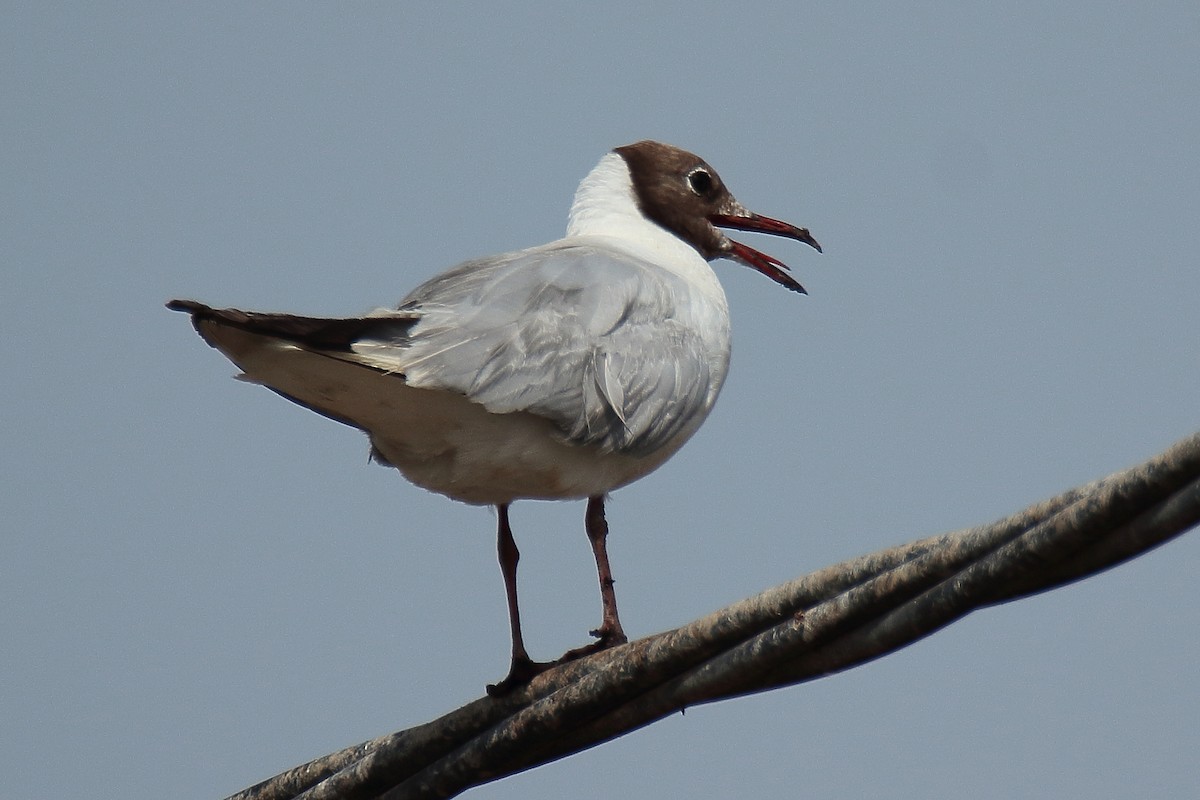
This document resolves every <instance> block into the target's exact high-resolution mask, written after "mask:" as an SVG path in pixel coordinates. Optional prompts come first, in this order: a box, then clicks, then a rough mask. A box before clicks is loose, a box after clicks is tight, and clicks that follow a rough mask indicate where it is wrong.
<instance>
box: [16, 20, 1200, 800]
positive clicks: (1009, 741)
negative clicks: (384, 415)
mask: <svg viewBox="0 0 1200 800" xmlns="http://www.w3.org/2000/svg"><path fill="white" fill-rule="evenodd" d="M3 18H4V22H3V25H0V101H2V104H3V108H4V113H3V114H2V115H0V140H2V142H3V147H2V148H0V263H2V271H0V374H2V375H3V379H2V380H0V407H2V408H3V415H2V417H0V420H2V421H0V453H2V456H0V509H2V511H3V516H2V518H3V522H2V523H0V527H2V528H3V534H2V536H0V608H2V609H3V611H2V613H0V643H2V644H0V677H2V680H0V718H2V719H3V720H4V722H3V724H2V725H0V796H3V797H6V798H7V797H12V798H31V797H46V798H58V797H67V796H91V797H116V796H120V797H124V798H161V797H179V798H184V797H187V798H191V797H195V798H212V797H218V796H223V795H225V794H228V793H230V792H233V791H235V790H237V789H240V788H242V787H244V786H247V785H249V784H251V783H254V782H256V781H258V780H260V779H262V778H265V777H267V776H269V775H272V774H274V773H275V772H277V771H279V770H281V769H284V768H287V767H290V766H292V765H294V764H296V763H299V762H301V761H304V760H307V759H309V758H311V757H314V756H317V755H321V754H323V753H326V752H328V751H330V750H333V749H336V748H339V747H341V746H344V745H347V744H351V743H354V742H357V741H360V740H362V739H365V738H368V737H372V736H375V735H378V734H381V733H385V732H388V731H391V730H394V729H398V728H404V727H409V726H411V725H414V724H418V723H421V722H425V721H427V720H429V719H431V718H433V717H436V716H438V715H439V714H441V713H443V712H445V711H448V710H450V709H452V708H454V707H457V706H458V705H460V704H462V703H464V702H466V701H468V700H471V699H473V698H475V697H477V696H479V694H480V693H481V692H482V689H483V686H484V684H485V683H488V682H489V681H494V680H496V679H497V678H499V677H501V676H502V675H503V673H504V670H505V668H506V660H507V647H508V644H507V638H508V631H507V626H506V617H505V612H504V604H503V591H502V585H501V581H500V574H499V570H498V568H497V567H496V564H495V556H494V542H493V528H494V518H493V515H492V514H491V513H490V512H488V511H487V510H485V509H477V508H471V507H467V506H462V505H458V504H455V503H452V502H451V501H449V500H447V499H445V498H442V497H439V496H436V495H432V494H429V493H426V492H424V491H421V490H419V489H416V488H413V487H411V486H409V485H408V484H406V483H405V482H404V481H403V480H401V479H400V478H399V476H398V475H397V474H396V473H394V472H392V471H390V470H385V469H381V468H379V467H376V466H373V465H369V464H368V463H367V458H366V452H367V446H366V442H365V439H364V438H363V437H362V436H361V435H360V434H358V433H356V432H355V431H353V430H350V429H348V428H343V427H342V426H339V425H336V424H334V423H332V422H330V421H328V420H325V419H323V418H321V417H318V416H317V415H315V414H312V413H310V412H308V411H305V410H304V409H301V408H298V407H294V406H292V405H290V404H288V403H286V402H284V401H282V400H280V399H279V398H278V397H276V396H274V395H273V394H271V393H270V392H267V391H265V390H263V389H260V388H257V387H253V386H248V385H244V384H239V383H237V382H235V381H233V380H231V379H230V375H231V374H232V373H233V371H234V370H233V368H232V366H231V365H230V364H229V363H227V362H226V361H225V360H224V359H223V358H222V357H221V356H220V355H219V354H217V353H216V352H214V351H212V350H210V349H208V348H207V347H205V346H204V345H203V343H202V342H201V341H200V339H199V338H197V337H196V335H195V334H194V333H193V332H192V330H191V328H190V326H189V325H188V324H187V320H186V318H184V317H183V316H181V315H178V314H172V313H170V312H168V311H166V310H165V309H164V308H163V307H162V304H163V302H164V301H166V300H167V299H168V298H171V297H177V296H182V297H194V298H197V299H201V300H204V301H207V302H211V303H216V304H221V305H237V306H241V307H244V308H259V309H271V310H291V311H297V312H304V313H313V314H330V315H337V314H354V313H359V312H361V311H365V310H367V309H369V308H371V307H374V306H376V305H381V304H388V303H394V302H396V301H397V300H399V298H400V297H401V296H402V295H404V294H405V292H406V291H407V290H408V289H410V288H411V287H413V286H414V285H416V284H417V283H418V282H420V281H421V280H423V279H425V278H426V277H428V276H430V275H432V274H433V273H434V272H436V271H439V270H441V269H443V268H446V267H448V266H450V265H452V264H455V263H457V262H459V261H461V260H464V259H466V258H469V257H473V256H479V255H485V254H489V253H495V252H500V251H503V250H508V249H513V248H518V247H524V246H528V245H533V244H539V243H541V242H544V241H548V240H550V239H553V238H556V237H557V236H559V235H560V234H561V232H562V230H563V227H564V225H565V216H566V210H567V206H568V203H569V201H570V198H571V195H572V193H573V191H574V189H575V185H576V183H577V182H578V181H579V179H580V178H582V177H583V175H584V174H585V173H586V172H587V171H588V170H589V169H590V168H591V167H592V165H593V164H594V163H595V162H596V161H597V160H598V159H599V158H600V156H602V155H603V154H604V153H605V152H606V151H607V150H609V149H610V148H612V147H614V146H617V145H620V144H625V143H628V142H631V141H635V140H637V139H641V138H658V139H662V140H664V141H668V142H671V143H674V144H678V145H680V146H683V147H686V148H688V149H691V150H693V151H695V152H697V153H699V154H701V155H702V156H704V157H705V158H707V159H708V160H709V161H710V162H711V163H712V164H713V165H714V166H715V167H716V169H717V170H719V171H720V172H721V175H722V176H723V177H724V179H725V180H726V181H727V183H728V184H729V185H730V186H731V187H732V189H733V191H734V192H735V194H736V195H737V196H738V198H739V199H740V200H742V201H743V202H744V203H746V204H747V205H748V206H750V207H751V208H754V209H756V210H758V211H760V212H762V213H765V214H769V215H772V216H778V217H782V218H784V219H788V220H790V221H793V222H796V223H798V224H801V225H806V226H808V227H810V228H811V229H812V231H813V233H814V235H816V236H817V238H818V239H819V240H820V241H821V243H822V244H823V245H824V246H825V249H826V252H825V255H823V256H818V255H816V254H815V253H812V252H811V251H809V250H808V249H807V248H805V247H804V246H802V245H799V244H796V243H790V242H786V241H778V240H762V241H759V240H754V239H753V237H752V238H751V239H748V240H747V241H749V242H750V243H751V244H753V245H754V246H761V247H762V248H763V249H765V250H766V251H767V252H770V253H771V254H773V255H777V256H779V257H781V258H782V259H783V260H785V261H786V262H788V263H790V264H792V266H793V267H794V268H795V271H796V275H797V276H798V278H799V279H800V280H801V281H802V282H803V283H804V285H805V286H806V287H808V289H809V291H810V292H811V295H810V296H809V297H799V296H797V295H794V294H792V293H789V292H786V291H783V290H781V289H780V288H779V287H778V286H776V285H774V284H773V283H771V282H770V281H768V280H766V279H764V278H763V277H762V276H760V275H757V274H755V273H753V272H752V271H750V270H747V269H745V268H743V267H741V266H739V265H737V264H733V263H730V262H722V263H719V264H717V265H716V269H717V271H718V274H719V275H720V276H721V278H722V280H723V282H724V283H725V286H726V289H727V292H728V295H729V300H730V306H731V308H732V312H733V315H734V334H735V352H734V360H733V369H732V373H731V376H730V379H729V381H728V383H727V384H726V388H725V391H724V394H723V396H722V399H721V402H720V403H719V404H718V406H717V408H716V410H715V412H714V414H713V416H712V417H711V418H710V420H709V422H708V423H707V425H706V426H705V428H704V429H702V430H701V432H700V433H699V434H698V435H697V436H696V438H695V439H694V440H693V442H691V443H690V444H689V445H688V447H686V448H685V449H684V450H683V451H682V453H680V455H678V456H677V457H676V458H675V459H674V460H673V461H672V462H670V463H669V464H668V465H667V466H665V467H664V468H663V469H661V470H660V471H659V472H657V473H655V474H654V475H653V476H651V477H649V478H647V479H645V480H643V481H641V482H640V483H638V484H635V485H634V486H631V487H628V488H626V489H623V490H621V491H619V492H617V493H616V494H615V496H614V498H613V500H612V502H611V504H610V514H609V520H610V523H611V526H612V529H613V534H612V537H611V539H610V552H611V555H612V558H613V564H614V569H615V571H616V577H617V579H618V584H617V590H618V597H619V599H620V605H621V610H622V617H623V621H624V622H625V626H626V628H627V630H629V632H630V633H631V634H632V635H635V636H637V635H645V634H650V633H653V632H657V631H660V630H663V629H666V628H670V627H674V626H677V625H679V624H682V623H684V622H687V621H689V620H691V619H693V618H695V617H697V616H700V615H701V614H704V613H706V612H709V611H711V610H713V609H715V608H718V607H720V606H722V605H725V604H727V603H730V602H732V601H735V600H738V599H740V598H742V597H744V596H747V595H750V594H753V593H755V592H757V591H759V590H761V589H763V588H766V587H768V586H771V585H773V584H776V583H778V582H780V581H783V580H785V579H788V578H791V577H793V576H795V575H798V574H801V573H804V572H807V571H810V570H812V569H815V568H818V567H821V566H825V565H826V564H829V563H832V562H834V561H838V560H841V559H844V558H848V557H851V556H854V555H857V554H860V553H863V552H867V551H870V550H874V549H877V548H880V547H884V546H888V545H892V544H896V543H898V542H902V541H906V540H909V539H912V538H915V537H917V536H922V535H926V534H931V533H935V532H940V531H943V530H948V529H954V528H959V527H963V526H967V525H972V524H976V523H981V522H986V521H989V520H991V519H993V518H995V517H997V516H999V515H1002V514H1004V513H1007V512H1009V511H1013V510H1016V509H1017V508H1020V507H1022V506H1024V505H1026V504H1028V503H1030V502H1033V501H1035V500H1038V499H1041V498H1043V497H1046V496H1048V495H1051V494H1054V493H1056V492H1058V491H1060V490H1062V489H1064V488H1067V487H1069V486H1072V485H1074V484H1077V483H1080V482H1083V481H1086V480H1088V479H1091V478H1094V477H1097V476H1100V475H1103V474H1107V473H1109V472H1111V471H1114V470H1116V469H1119V468H1122V467H1125V466H1127V465H1129V464H1132V463H1135V462H1137V461H1140V460H1141V459H1143V458H1145V457H1147V456H1150V455H1152V454H1153V453H1155V452H1157V451H1158V450H1160V449H1162V448H1163V447H1165V446H1166V445H1168V444H1170V443H1171V442H1172V441H1174V440H1176V439H1178V438H1181V437H1183V436H1185V435H1187V434H1189V433H1191V432H1192V431H1194V430H1195V429H1197V427H1200V413H1198V410H1200V402H1198V399H1200V369H1198V368H1197V361H1198V355H1197V354H1198V349H1197V342H1198V339H1200V324H1198V322H1197V316H1198V315H1197V308H1198V305H1200V303H1198V299H1197V298H1200V271H1198V270H1197V263H1196V253H1197V250H1198V249H1200V224H1198V223H1197V218H1198V212H1200V148H1198V147H1197V142H1200V6H1197V5H1196V4H1195V3H1194V2H1188V3H1184V2H1180V3H1151V4H1149V5H1147V4H1140V5H1136V6H1135V5H1132V4H1122V3H1089V4H1083V3H1062V4H1054V5H1053V6H1052V7H1047V5H1046V4H1042V3H1011V2H1001V3H992V4H988V5H987V6H982V4H980V5H979V6H978V7H975V6H971V7H968V6H965V5H963V4H956V3H917V4H911V5H906V6H904V7H901V6H896V5H892V4H882V3H880V4H862V3H844V4H837V5H836V6H830V5H829V4H811V5H797V4H790V3H788V4H783V3H780V4H763V5H753V4H751V5H746V4H728V3H685V4H657V5H655V6H653V7H652V8H648V7H646V6H645V5H644V4H633V3H621V2H610V3H604V4H595V5H589V6H577V5H566V4H551V3H544V4H536V3H513V4H503V5H501V4H455V5H451V4H425V5H417V4H399V3H396V4H381V3H371V4H365V3H364V4H354V5H341V4H338V5H324V6H316V5H311V4H295V3H272V4H268V3H261V4H254V5H251V6H247V5H244V4H181V3H175V4H168V3H138V2H130V3H90V4H66V5H63V4H50V3H7V4H5V6H4V14H3ZM582 517H583V504H582V503H574V504H569V503H537V502H528V503H522V504H518V505H517V506H516V507H515V509H514V512H513V524H514V527H515V529H516V532H517V537H518V541H519V543H520V545H521V548H522V554H523V560H522V563H521V568H522V600H523V603H524V607H523V612H524V615H525V626H526V636H527V639H528V642H529V645H530V648H531V650H532V651H533V653H534V655H535V656H539V657H550V656H555V655H557V654H559V653H561V652H562V651H563V650H565V649H567V648H569V647H573V646H577V645H579V644H581V643H583V642H584V641H585V640H586V639H587V637H586V631H587V630H588V629H589V628H590V627H593V626H594V625H595V624H596V622H597V621H598V617H599V601H598V597H597V592H596V588H595V578H594V573H593V567H592V564H591V556H590V554H589V551H588V547H587V543H586V540H585V538H584V535H583V531H582ZM1198 571H1200V537H1198V536H1196V535H1195V534H1192V535H1190V536H1187V537H1184V538H1183V539H1182V540H1180V541H1177V542H1174V543H1171V544H1169V545H1167V546H1166V547H1164V548H1162V549H1161V550H1159V551H1157V552H1155V553H1153V554H1151V555H1149V556H1147V557H1144V558H1142V559H1140V560H1138V561H1136V562H1134V563H1132V564H1129V565H1126V566H1123V567H1121V568H1119V569H1117V570H1116V571H1114V572H1112V573H1110V574H1107V575H1104V576H1101V577H1098V578H1094V579H1091V580H1088V581H1086V582H1084V583H1082V584H1080V585H1077V586H1073V587H1069V588H1067V589H1064V590H1061V591H1057V592H1053V593H1051V594H1048V595H1045V596H1040V597H1036V598H1032V599H1028V600H1024V601H1022V602H1020V603H1016V604H1012V605H1009V606H1006V607H1002V608H998V609H993V610H988V611H985V612H982V613H979V614H976V615H973V616H972V617H970V618H968V619H967V620H965V621H963V622H961V623H959V624H957V625H955V626H953V627H951V628H950V629H948V630H946V631H943V632H941V633H939V634H937V635H936V636H934V637H932V638H930V639H928V640H926V641H924V642H921V643H919V644H917V645H916V646H913V647H910V648H908V649H906V650H904V651H902V652H901V653H898V654H896V655H893V656H891V657H888V658H885V659H882V660H880V661H878V662H876V663H873V664H870V665H868V666H866V667H864V668H861V669H858V670H854V671H852V672H850V673H847V674H844V675H839V676H834V677H831V678H827V679H824V680H821V681H818V682H815V683H812V684H809V685H805V686H800V687H794V688H791V689H787V690H783V691H777V692H772V693H769V694H765V695H760V696H756V697H752V698H747V699H741V700H737V701H732V702H726V703H720V704H717V705H713V706H707V707H702V708H697V709H693V710H692V711H689V713H688V714H687V715H686V716H685V717H680V716H675V717H672V718H670V719H667V720H664V721H662V722H660V723H658V724H656V725H654V726H652V727H650V728H648V729H646V730H642V731H639V732H636V733H634V734H631V735H629V736H626V737H624V738H622V739H619V740H617V741H615V742H611V743H609V744H606V745H604V746H602V747H600V748H598V749H595V750H592V751H589V752H587V753H584V754H582V755H578V756H576V757H573V758H570V759H567V760H565V761H562V762H559V763H556V764H552V765H549V766H546V767H543V768H540V769H538V770H535V771H533V772H530V773H526V774H524V775H521V776H518V777H515V778H511V779H508V780H505V781H503V782H500V783H498V784H493V785H490V786H487V787H484V788H481V789H477V790H474V792H473V793H472V796H477V797H481V798H483V797H487V798H526V797H554V796H572V797H576V798H608V797H613V796H623V795H624V796H635V797H640V796H665V797H671V796H675V797H680V796H696V797H726V796H732V795H734V794H735V793H736V794H737V795H739V796H783V795H785V793H786V794H797V793H800V794H803V795H804V796H807V797H882V796H888V797H894V796H899V797H947V796H963V795H964V794H968V795H970V796H972V797H977V798H1010V797H1054V798H1063V797H1068V798H1089V800H1092V799H1094V798H1106V797H1113V798H1124V797H1185V796H1196V795H1197V794H1200V772H1198V771H1197V769H1196V753H1197V752H1200V723H1198V722H1197V720H1198V719H1200V698H1198V696H1197V691H1196V680H1195V678H1196V668H1195V665H1196V663H1197V661H1198V660H1200V637H1198V636H1197V633H1196V632H1197V630H1200V602H1198V600H1197V594H1196V574H1197V572H1198Z"/></svg>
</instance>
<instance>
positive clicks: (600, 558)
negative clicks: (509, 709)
mask: <svg viewBox="0 0 1200 800" xmlns="http://www.w3.org/2000/svg"><path fill="white" fill-rule="evenodd" d="M584 524H585V526H586V528H587V535H588V540H589V541H590V542H591V543H592V553H593V554H594V555H595V556H596V574H597V575H598V576H599V577H600V601H601V603H602V604H603V606H604V618H603V619H602V620H601V621H600V627H599V628H597V629H596V630H594V631H592V632H591V634H592V636H595V637H596V638H597V640H598V641H595V642H592V643H591V644H589V645H584V646H583V647H576V648H575V649H574V650H568V651H567V652H566V653H564V654H563V656H562V658H560V659H559V663H565V662H567V661H574V660H575V659H577V658H583V657H584V656H587V655H591V654H592V653H599V652H600V651H601V650H605V649H607V648H609V647H613V646H614V645H618V644H624V643H625V642H627V641H629V639H628V638H627V637H626V636H625V631H624V630H622V629H621V619H620V617H618V616H617V595H616V592H614V591H613V583H614V582H615V581H613V576H612V568H611V567H610V566H609V565H608V546H607V539H608V522H607V521H606V520H605V519H604V496H603V495H596V496H595V497H589V498H588V506H587V516H586V517H585V518H584Z"/></svg>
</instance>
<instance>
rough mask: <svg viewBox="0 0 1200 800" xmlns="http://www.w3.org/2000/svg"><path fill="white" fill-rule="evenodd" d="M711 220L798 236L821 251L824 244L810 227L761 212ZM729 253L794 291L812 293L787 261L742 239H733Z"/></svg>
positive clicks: (726, 225)
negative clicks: (770, 254)
mask: <svg viewBox="0 0 1200 800" xmlns="http://www.w3.org/2000/svg"><path fill="white" fill-rule="evenodd" d="M708 221H709V222H711V223H712V224H713V225H717V226H719V227H722V228H733V229H734V230H739V231H753V232H754V233H769V234H771V235H772V236H784V237H787V238H788V239H795V240H796V241H798V242H804V243H805V244H806V245H808V246H809V247H811V248H813V249H814V250H816V251H817V252H818V253H820V252H821V245H819V244H818V243H817V240H816V239H814V238H813V236H812V234H811V233H809V232H808V228H797V227H796V226H795V225H792V224H791V223H789V222H781V221H780V220H777V219H771V218H770V217H763V216H759V215H758V214H754V213H749V212H747V214H746V215H745V216H742V215H737V214H712V215H711V216H709V218H708ZM728 241H729V251H728V255H729V256H730V257H731V258H735V259H737V260H738V261H741V262H742V263H743V264H745V265H746V266H748V267H753V268H754V269H756V270H758V271H759V272H761V273H762V274H763V275H766V276H767V277H768V278H770V279H771V280H773V281H775V282H776V283H778V284H780V285H782V286H786V287H787V288H789V289H791V290H792V291H793V292H800V293H801V294H808V292H806V291H805V290H804V287H803V286H801V285H800V284H799V283H798V282H797V281H796V279H795V278H793V277H792V276H791V275H788V274H787V273H786V272H784V270H786V269H791V268H790V267H789V266H788V265H787V264H784V263H783V262H782V261H780V260H779V259H777V258H774V257H773V256H769V255H767V254H766V253H760V252H759V251H757V250H755V249H754V248H753V247H747V246H746V245H744V244H742V243H741V242H735V241H733V240H732V239H729V240H728Z"/></svg>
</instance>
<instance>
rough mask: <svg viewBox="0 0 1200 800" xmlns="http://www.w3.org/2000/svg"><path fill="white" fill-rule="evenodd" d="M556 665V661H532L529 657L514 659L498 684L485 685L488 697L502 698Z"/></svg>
mask: <svg viewBox="0 0 1200 800" xmlns="http://www.w3.org/2000/svg"><path fill="white" fill-rule="evenodd" d="M558 663H559V662H558V661H534V660H533V659H531V658H530V657H529V656H525V657H524V658H514V659H513V660H512V665H511V666H510V667H509V668H508V675H506V676H505V677H504V680H502V681H500V682H499V683H489V684H488V685H487V693H488V696H489V697H504V696H505V695H506V694H508V693H509V692H511V691H512V690H513V689H516V688H517V687H519V686H524V685H525V684H527V683H529V682H530V681H531V680H533V679H534V678H536V677H537V676H538V675H541V674H542V673H543V672H545V671H546V670H548V669H550V668H551V667H553V666H556V665H557V664H558Z"/></svg>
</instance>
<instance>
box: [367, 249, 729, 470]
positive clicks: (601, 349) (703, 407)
mask: <svg viewBox="0 0 1200 800" xmlns="http://www.w3.org/2000/svg"><path fill="white" fill-rule="evenodd" d="M691 294H692V290H691V289H690V288H689V287H688V286H687V285H686V284H685V283H684V282H683V281H682V280H681V279H679V278H677V277H676V276H674V275H672V274H671V273H669V272H666V271H664V270H661V269H656V268H654V267H652V266H650V265H648V264H646V263H645V262H643V261H641V260H639V259H637V258H635V257H632V256H623V255H621V254H619V253H614V252H612V251H608V250H603V249H599V248H596V247H592V246H584V245H571V246H564V245H555V246H548V247H542V248H534V249H532V250H525V251H520V252H517V253H511V254H506V255H503V256H498V257H496V258H492V259H484V260H480V261H470V262H467V263H465V264H462V265H460V266H458V267H455V268H454V269H452V270H450V271H449V272H446V273H444V274H442V275H439V276H438V277H436V278H434V279H432V280H431V281H429V282H427V283H425V284H424V285H422V286H420V287H419V288H417V289H416V290H415V291H413V292H412V293H411V294H410V295H409V296H408V297H407V298H405V300H404V302H403V303H402V304H401V306H400V309H399V310H400V312H401V313H403V314H406V315H407V314H411V315H414V316H416V317H417V322H416V324H415V325H413V326H412V328H411V329H410V330H408V331H406V332H405V333H404V335H402V336H395V335H391V336H381V337H373V336H370V335H367V336H364V337H362V338H359V339H358V340H357V341H356V342H355V343H354V344H353V345H352V346H351V349H352V350H353V351H354V353H355V354H356V355H357V356H358V357H360V358H361V359H362V361H363V362H365V363H368V364H371V365H372V366H375V367H377V368H381V369H386V370H389V371H396V372H402V373H403V374H404V376H405V379H406V380H407V382H408V383H409V385H411V386H416V387H419V388H426V389H442V390H449V391H454V392H459V393H462V394H464V395H466V396H467V397H468V398H470V399H471V400H473V401H475V402H477V403H480V404H482V405H483V406H484V407H485V408H487V409H488V410H489V411H492V412H494V413H508V412H514V411H528V412H531V413H534V414H538V415H540V416H543V417H546V418H549V419H550V420H552V421H554V422H555V423H556V424H557V425H558V426H559V427H561V428H562V430H563V431H564V434H565V435H566V437H567V438H568V439H570V440H573V441H578V442H589V443H596V444H599V445H601V446H602V447H604V448H605V449H608V450H614V451H623V452H634V453H647V452H650V451H653V450H655V449H657V448H659V447H661V446H662V445H664V444H666V443H667V442H668V441H669V440H670V439H671V438H672V437H673V436H675V435H676V434H677V433H679V432H680V430H681V429H682V428H683V427H684V426H685V425H687V424H688V423H689V422H694V421H697V420H696V418H697V417H698V416H699V417H703V416H704V415H705V414H706V413H707V412H708V410H709V408H711V406H712V403H713V401H714V400H715V396H716V391H717V389H718V388H719V385H718V386H714V385H713V384H714V377H713V375H712V374H711V373H710V358H712V354H711V353H708V352H706V349H705V344H704V342H703V340H702V337H701V335H700V334H699V332H697V331H696V330H694V329H693V328H691V327H689V326H688V325H687V324H686V323H685V322H684V321H681V320H680V319H678V316H679V315H677V314H676V313H675V311H676V308H677V305H678V304H680V303H684V304H686V303H688V302H691V301H692V298H691ZM719 381H720V378H719V377H717V378H716V382H717V383H718V384H719Z"/></svg>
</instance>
